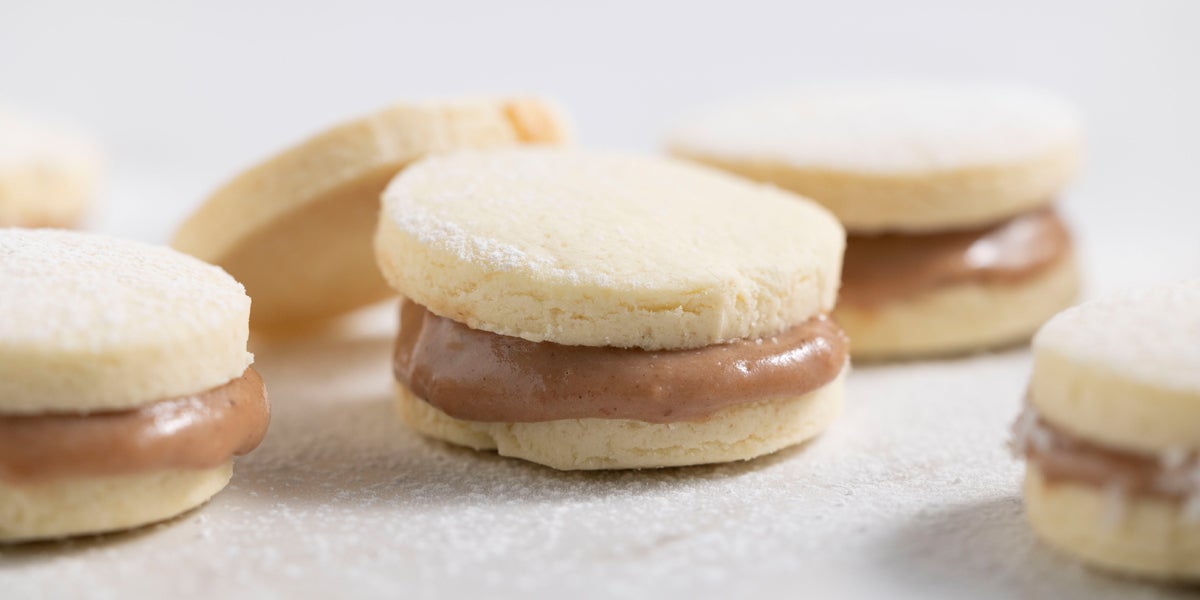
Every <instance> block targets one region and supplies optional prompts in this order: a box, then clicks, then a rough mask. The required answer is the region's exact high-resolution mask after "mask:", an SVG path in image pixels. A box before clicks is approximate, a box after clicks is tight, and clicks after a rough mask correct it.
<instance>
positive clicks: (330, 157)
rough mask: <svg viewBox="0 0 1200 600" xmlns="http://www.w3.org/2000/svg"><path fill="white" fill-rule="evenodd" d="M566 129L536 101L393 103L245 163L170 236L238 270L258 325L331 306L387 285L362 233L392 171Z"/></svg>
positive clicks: (307, 316) (541, 139) (332, 311)
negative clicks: (437, 155)
mask: <svg viewBox="0 0 1200 600" xmlns="http://www.w3.org/2000/svg"><path fill="white" fill-rule="evenodd" d="M568 137H569V134H568V126H567V123H566V121H565V120H564V118H563V117H562V116H561V115H560V114H559V113H558V111H557V110H556V109H555V108H554V107H553V106H552V105H550V104H547V103H546V102H543V101H541V100H533V99H508V100H459V101H443V102H423V103H399V104H394V105H392V106H389V107H387V108H385V109H383V110H381V111H378V112H376V113H374V114H371V115H368V116H366V117H363V118H361V119H358V120H355V121H351V122H349V123H345V124H342V125H339V126H337V127H335V128H332V129H330V130H327V131H325V132H323V133H321V134H319V135H317V136H315V137H312V138H310V139H308V140H306V141H305V142H303V143H301V144H300V145H298V146H295V147H293V148H291V149H289V150H287V151H285V152H284V153H282V154H280V155H278V156H276V157H274V158H271V159H270V160H267V161H266V162H263V163H261V164H259V165H256V166H254V167H253V168H251V169H249V170H248V171H246V172H244V173H242V174H241V175H239V176H238V177H237V178H235V179H234V180H233V181H231V182H229V183H228V184H226V185H225V186H224V187H222V188H220V189H219V190H217V191H216V192H215V193H213V195H212V196H210V197H209V199H208V200H207V201H206V202H205V203H204V204H203V205H202V206H201V207H200V208H199V209H198V210H197V211H196V213H195V214H193V215H192V216H191V217H190V218H189V219H188V220H187V221H186V222H184V224H183V225H182V226H181V227H180V229H179V231H178V232H177V233H176V235H175V239H174V241H173V242H172V245H173V246H174V247H175V248H178V249H179V250H182V251H184V252H187V253H189V254H192V255H193V256H196V257H198V258H200V259H202V260H205V261H208V262H211V263H213V264H216V265H219V266H221V267H223V268H224V269H225V270H226V271H228V272H229V273H230V274H232V275H233V276H234V277H236V278H237V279H238V281H241V282H242V283H243V284H244V285H245V286H246V289H247V290H248V291H249V293H250V296H251V297H253V298H254V307H255V311H254V319H253V324H254V326H255V327H260V326H265V327H276V328H279V327H283V326H287V325H289V324H295V323H301V322H305V321H311V320H316V319H321V318H327V317H332V316H336V315H338V314H341V313H344V312H346V311H348V310H351V309H354V308H358V307H360V306H364V305H366V304H370V303H371V302H374V301H377V300H381V299H383V298H386V297H387V296H389V295H391V294H392V292H391V290H389V289H388V286H387V284H386V282H384V280H383V278H381V277H380V276H379V271H378V269H377V268H376V266H375V258H374V252H373V250H372V247H371V239H372V235H373V234H374V231H375V226H376V222H377V220H378V215H379V194H380V192H382V191H383V189H384V187H385V186H386V185H387V182H388V181H389V180H391V179H392V177H393V176H394V175H395V174H396V173H397V172H398V171H400V170H401V169H403V168H404V167H405V166H407V165H408V164H409V163H411V162H413V161H414V160H417V159H418V158H421V157H423V156H425V155H427V154H431V153H439V152H447V151H451V150H458V149H464V148H488V147H493V146H501V145H511V144H518V143H557V142H563V141H565V140H566V139H567V138H568Z"/></svg>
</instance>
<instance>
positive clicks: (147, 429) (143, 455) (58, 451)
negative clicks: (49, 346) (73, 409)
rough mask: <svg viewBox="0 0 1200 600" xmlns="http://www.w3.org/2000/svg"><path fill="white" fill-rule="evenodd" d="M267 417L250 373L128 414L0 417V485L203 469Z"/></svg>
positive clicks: (258, 435) (261, 390) (259, 386)
mask: <svg viewBox="0 0 1200 600" xmlns="http://www.w3.org/2000/svg"><path fill="white" fill-rule="evenodd" d="M269 420H270V408H269V405H268V403H267V391H266V388H265V387H263V382H262V378H261V377H259V375H258V373H257V372H255V371H254V369H246V372H245V373H243V374H242V376H241V377H239V378H237V379H234V380H233V381H230V382H229V383H227V384H225V385H222V386H220V387H217V388H213V389H211V390H209V391H207V392H203V393H201V394H196V395H194V396H187V397H183V398H174V399H170V400H163V401H161V402H155V403H154V404H150V405H147V406H143V407H140V408H136V409H132V410H120V411H107V412H95V413H88V414H62V413H54V414H43V415H20V416H3V415H0V481H3V482H17V483H20V482H32V481H45V480H49V479H55V478H62V477H80V476H111V475H125V474H133V473H145V472H149V471H155V470H162V469H211V468H215V467H218V466H220V465H222V464H224V463H225V462H226V461H228V460H229V459H230V458H232V457H233V456H234V455H238V454H245V453H247V452H249V451H251V450H253V449H254V448H255V447H257V446H258V444H259V442H261V441H262V438H263V436H264V435H266V433H267V422H268V421H269Z"/></svg>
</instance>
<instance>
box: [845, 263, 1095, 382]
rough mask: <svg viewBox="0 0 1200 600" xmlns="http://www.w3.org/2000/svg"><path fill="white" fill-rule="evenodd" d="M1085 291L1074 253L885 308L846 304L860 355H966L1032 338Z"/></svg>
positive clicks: (854, 348)
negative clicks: (1012, 275) (1006, 278)
mask: <svg viewBox="0 0 1200 600" xmlns="http://www.w3.org/2000/svg"><path fill="white" fill-rule="evenodd" d="M1078 294H1079V273H1078V268H1077V266H1076V264H1075V259H1074V257H1073V256H1067V257H1064V258H1062V259H1060V260H1059V261H1058V262H1057V264H1055V265H1053V266H1051V267H1049V268H1048V269H1047V270H1046V271H1044V272H1042V273H1040V274H1038V275H1036V276H1033V277H1031V278H1029V279H1028V280H1025V281H1021V282H994V283H989V282H978V283H958V284H953V285H948V286H945V287H942V288H937V289H933V290H929V291H927V292H923V293H921V294H918V295H916V296H913V297H911V298H905V299H902V300H896V301H894V302H889V303H887V304H883V305H880V306H877V307H870V308H865V307H857V306H851V305H845V304H842V305H838V307H837V308H835V309H834V312H833V315H834V318H835V319H836V320H837V322H838V324H839V325H841V326H842V329H843V330H844V331H845V332H846V335H847V336H849V337H850V353H851V355H852V356H853V357H854V359H855V360H886V359H895V358H916V357H922V356H924V357H929V356H945V355H952V354H961V353H964V352H971V351H976V350H986V349H988V348H997V347H1002V346H1005V345H1007V344H1015V343H1017V342H1022V341H1026V340H1028V339H1029V338H1030V336H1032V335H1033V334H1034V332H1035V331H1037V329H1038V327H1040V326H1041V325H1042V324H1043V323H1045V322H1046V320H1047V319H1049V318H1050V317H1053V316H1054V315H1055V313H1057V312H1059V311H1061V310H1063V309H1064V308H1067V307H1068V306H1071V305H1072V304H1073V303H1074V302H1075V299H1076V297H1077V296H1078Z"/></svg>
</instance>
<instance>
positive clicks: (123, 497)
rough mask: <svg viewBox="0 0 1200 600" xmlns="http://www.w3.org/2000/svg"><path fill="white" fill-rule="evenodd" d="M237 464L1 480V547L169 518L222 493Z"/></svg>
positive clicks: (111, 529)
mask: <svg viewBox="0 0 1200 600" xmlns="http://www.w3.org/2000/svg"><path fill="white" fill-rule="evenodd" d="M232 473H233V463H232V462H227V463H225V464H223V465H221V466H219V467H216V468H214V469H204V470H172V471H158V472H153V473H143V474H137V475H121V476H115V477H97V478H64V479H55V480H51V481H47V482H37V483H32V484H17V485H13V484H7V483H2V482H0V544H2V543H14V542H25V541H34V540H47V539H55V538H63V537H68V536H74V535H85V534H93V533H103V532H108V531H116V530H120V529H128V528H131V527H137V526H140V525H146V524H149V523H154V522H157V521H162V520H165V519H169V518H171V517H174V516H176V515H179V514H182V513H184V512H187V511H188V510H191V509H193V508H196V507H197V506H200V505H201V504H204V503H205V502H207V501H208V499H209V498H212V497H213V496H214V495H215V494H216V493H217V492H219V491H221V490H222V489H223V488H224V487H225V485H226V484H227V483H229V478H230V476H231V475H232Z"/></svg>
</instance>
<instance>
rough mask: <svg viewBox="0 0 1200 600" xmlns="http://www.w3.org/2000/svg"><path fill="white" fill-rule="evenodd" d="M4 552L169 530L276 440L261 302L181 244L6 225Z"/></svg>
mask: <svg viewBox="0 0 1200 600" xmlns="http://www.w3.org/2000/svg"><path fill="white" fill-rule="evenodd" d="M0 314H3V315H4V318H3V319H0V542H14V541H25V540H37V539H49V538H59V537H65V536H71V535H78V534H87V533H98V532H104V531H112V530H117V529H125V528H129V527H135V526H138V525H144V524H147V523H152V522H155V521H161V520H163V519H167V518H170V517H173V516H175V515H178V514H180V513H182V512H184V511H187V510H189V509H192V508H194V507H196V506H199V505H200V504H203V503H204V502H205V501H207V500H208V499H209V498H210V497H212V496H213V495H214V494H216V493H217V492H218V491H220V490H221V489H222V488H224V487H225V484H226V483H227V482H228V481H229V477H230V473H231V470H232V459H233V457H234V455H238V454H244V453H246V452H249V451H250V450H252V449H254V447H255V446H257V445H258V443H259V441H260V440H261V439H262V437H263V435H264V434H265V433H266V429H267V421H268V412H269V409H268V406H267V396H266V390H265V389H264V388H263V383H262V380H261V379H260V378H259V376H258V374H257V373H255V372H254V369H252V368H250V363H251V361H252V358H253V357H252V356H251V355H250V354H249V353H247V352H246V339H247V336H248V322H249V317H250V299H249V298H248V297H246V294H245V292H244V291H243V289H242V286H241V285H239V284H238V283H237V282H236V281H234V280H233V278H231V277H230V276H229V275H227V274H226V273H225V272H224V271H222V270H221V269H219V268H217V267H214V266H211V265H206V264H204V263H202V262H200V261H198V260H196V259H194V258H192V257H189V256H185V255H182V254H180V253H178V252H175V251H173V250H170V249H168V248H161V247H155V246H149V245H145V244H140V243H136V242H130V241H124V240H118V239H114V238H108V237H101V236H93V235H85V234H80V233H72V232H65V231H54V230H31V229H0Z"/></svg>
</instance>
